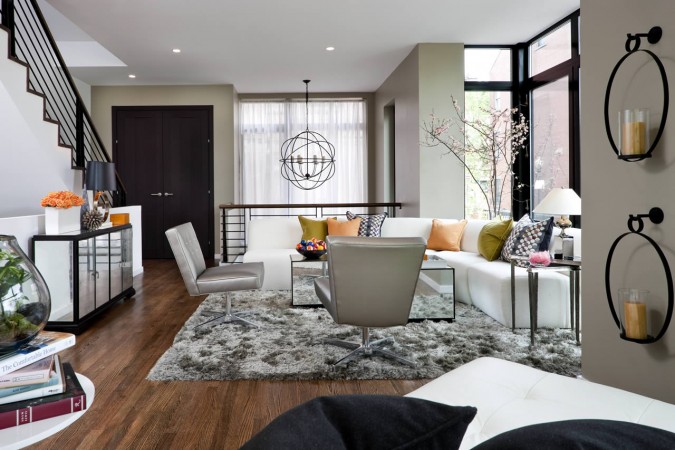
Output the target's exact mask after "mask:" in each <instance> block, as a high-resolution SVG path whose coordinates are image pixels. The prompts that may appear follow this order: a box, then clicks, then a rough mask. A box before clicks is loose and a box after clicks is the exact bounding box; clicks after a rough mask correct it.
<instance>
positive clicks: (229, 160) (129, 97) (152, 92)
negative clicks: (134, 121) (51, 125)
mask: <svg viewBox="0 0 675 450" xmlns="http://www.w3.org/2000/svg"><path fill="white" fill-rule="evenodd" d="M235 97H236V95H235V91H234V87H233V86H232V85H210V86H93V87H92V88H91V116H92V119H93V120H94V124H95V126H96V128H97V129H98V131H99V133H100V135H101V139H102V140H103V143H104V144H105V145H106V148H107V149H108V151H110V152H112V148H113V147H112V107H113V106H167V105H213V172H214V177H213V178H214V186H213V188H214V196H213V200H214V202H213V203H214V204H213V210H214V241H213V242H215V243H216V245H215V246H214V247H215V251H216V253H220V209H219V208H218V205H220V204H224V203H230V202H233V201H234V154H235V145H236V143H235V132H234V130H235Z"/></svg>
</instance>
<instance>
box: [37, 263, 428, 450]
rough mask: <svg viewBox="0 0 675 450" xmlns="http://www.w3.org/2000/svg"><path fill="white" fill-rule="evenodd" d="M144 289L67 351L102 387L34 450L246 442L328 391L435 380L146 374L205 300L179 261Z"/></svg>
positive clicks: (400, 387)
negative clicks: (188, 284)
mask: <svg viewBox="0 0 675 450" xmlns="http://www.w3.org/2000/svg"><path fill="white" fill-rule="evenodd" d="M143 265H144V270H145V272H144V273H143V274H142V275H139V276H137V277H135V278H134V287H135V289H136V295H135V296H134V297H133V298H131V299H129V300H125V301H124V302H121V303H119V304H118V305H115V306H114V307H112V308H110V310H108V311H107V312H106V313H105V314H104V315H103V316H102V317H100V318H99V319H98V320H97V321H96V322H95V323H94V324H93V325H92V326H91V327H90V328H89V329H87V330H86V331H85V332H83V333H82V334H80V335H79V336H78V337H77V344H76V345H75V347H73V348H71V349H68V350H65V351H64V352H62V358H63V360H64V361H68V362H71V363H72V364H73V367H74V368H75V369H76V370H77V371H78V372H80V373H82V374H84V375H86V376H87V377H89V378H90V379H91V380H92V381H93V383H94V385H95V387H96V399H95V402H94V404H93V405H92V406H91V407H90V409H89V411H88V412H87V413H86V414H85V415H84V416H83V417H82V418H81V419H80V420H78V421H76V422H75V423H74V424H72V425H71V426H69V427H68V428H66V429H65V430H64V431H62V432H60V433H59V434H57V435H55V436H53V437H51V438H48V439H46V440H44V441H41V442H40V443H38V444H35V445H34V446H32V447H31V448H33V449H58V450H61V449H85V450H86V449H97V450H98V449H134V450H138V449H188V448H190V449H193V448H194V449H211V448H214V449H237V448H239V447H240V446H241V445H242V444H243V443H244V442H246V441H247V440H248V439H249V438H250V437H251V436H252V435H253V434H255V433H256V432H258V431H259V430H260V429H262V428H263V427H264V426H265V425H267V424H268V423H269V422H270V421H271V420H272V419H274V418H275V417H276V416H278V415H279V414H281V413H282V412H284V411H287V410H288V409H290V408H292V407H294V406H296V405H298V404H300V403H303V402H305V401H307V400H310V399H312V398H314V397H317V396H321V395H335V394H394V395H403V394H406V393H408V392H410V391H412V390H414V389H416V388H418V387H419V386H421V385H423V384H425V383H426V382H427V380H361V381H355V380H350V381H325V380H321V381H256V380H240V381H204V382H198V381H190V382H188V381H180V382H152V381H147V380H146V379H145V377H146V375H147V374H148V372H149V371H150V369H151V368H152V367H153V365H154V364H155V362H156V361H157V359H158V358H159V357H160V356H161V355H162V354H163V353H164V352H165V351H166V350H167V349H168V348H169V347H170V346H171V344H172V342H173V338H174V336H175V335H176V333H177V332H178V331H179V330H180V328H181V327H182V326H183V324H184V323H185V321H186V320H187V319H188V318H189V317H190V316H191V315H192V313H193V312H194V311H195V309H196V308H197V306H199V303H200V302H201V301H202V300H203V299H204V297H190V296H188V294H187V292H186V290H185V287H184V285H183V282H182V279H181V277H180V273H179V272H178V269H177V267H176V263H175V261H173V260H146V261H144V262H143Z"/></svg>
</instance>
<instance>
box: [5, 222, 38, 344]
mask: <svg viewBox="0 0 675 450" xmlns="http://www.w3.org/2000/svg"><path fill="white" fill-rule="evenodd" d="M50 312H51V298H50V295H49V289H48V288H47V284H46V283H45V280H44V279H43V278H42V275H41V274H40V272H39V271H38V270H37V268H36V267H35V265H34V264H33V262H32V261H31V260H30V259H29V258H28V256H26V254H25V253H24V252H23V251H22V250H21V247H19V244H18V243H17V241H16V238H15V237H14V236H7V235H0V354H2V353H7V352H11V351H13V350H16V349H17V348H19V347H20V346H22V345H24V344H26V343H28V342H30V340H31V339H33V338H34V337H35V336H37V334H38V333H39V332H40V330H42V329H43V328H44V327H45V325H46V324H47V320H48V319H49V314H50Z"/></svg>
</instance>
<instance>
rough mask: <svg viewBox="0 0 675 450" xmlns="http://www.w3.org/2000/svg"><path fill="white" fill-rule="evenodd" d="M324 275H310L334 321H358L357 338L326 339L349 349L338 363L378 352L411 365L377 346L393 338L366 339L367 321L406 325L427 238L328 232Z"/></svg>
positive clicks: (377, 353)
mask: <svg viewBox="0 0 675 450" xmlns="http://www.w3.org/2000/svg"><path fill="white" fill-rule="evenodd" d="M327 243H328V278H317V279H316V280H314V289H315V291H316V294H317V296H318V297H319V299H320V300H321V303H323V305H324V306H325V307H326V310H328V312H329V313H330V315H331V316H332V317H333V320H335V322H336V323H338V324H347V325H355V326H358V327H361V330H362V331H361V334H362V339H361V343H360V344H357V343H355V342H349V341H342V340H338V339H326V340H324V342H325V343H328V344H332V345H337V346H340V347H344V348H348V349H352V350H353V351H352V352H351V353H350V354H348V355H347V356H345V357H344V358H342V359H341V360H339V361H338V362H337V363H335V364H336V365H338V364H341V363H343V362H346V361H348V360H350V359H352V358H353V357H355V356H358V355H365V356H370V355H373V354H375V355H381V356H384V357H388V358H392V359H395V360H397V361H399V362H402V363H404V364H408V365H410V366H413V367H414V366H415V363H414V362H413V361H410V360H408V359H406V358H403V357H402V356H399V355H397V354H395V353H393V352H391V351H389V350H385V349H383V348H381V347H382V346H383V345H385V344H390V343H393V342H394V339H393V338H386V339H381V340H378V341H372V342H371V340H370V331H369V329H370V328H371V327H373V328H374V327H393V326H397V325H405V324H406V323H407V322H408V317H409V316H410V308H411V306H412V301H413V297H414V295H415V287H416V286H417V280H418V278H419V274H420V267H421V266H422V260H423V258H424V250H425V247H426V241H425V240H424V239H423V238H420V237H414V238H370V237H347V236H328V237H327Z"/></svg>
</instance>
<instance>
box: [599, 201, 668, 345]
mask: <svg viewBox="0 0 675 450" xmlns="http://www.w3.org/2000/svg"><path fill="white" fill-rule="evenodd" d="M645 218H648V219H649V220H650V221H651V222H652V223H654V224H659V223H661V222H663V218H664V214H663V210H662V209H661V208H652V209H650V210H649V213H648V214H631V215H629V216H628V229H629V230H630V231H628V232H627V233H624V234H622V235H621V236H619V237H618V238H616V240H615V241H614V243H613V244H612V246H611V247H610V249H609V254H608V255H607V263H606V265H605V292H606V293H607V301H608V302H609V309H610V311H611V313H612V317H613V318H614V321H615V322H616V325H617V326H618V327H619V330H620V334H619V336H620V337H621V339H624V340H626V341H630V342H635V343H638V344H651V343H653V342H656V341H658V340H659V339H661V338H662V337H663V335H664V334H665V333H666V330H667V329H668V326H669V325H670V319H671V318H672V315H673V277H672V275H671V273H670V266H669V265H668V260H667V259H666V255H665V254H664V253H663V251H662V250H661V248H660V247H659V246H658V244H657V243H656V242H655V241H654V240H653V239H652V238H650V237H649V236H647V235H645V234H643V233H642V230H643V229H644V222H643V219H645ZM628 235H638V236H640V237H642V238H643V239H645V240H647V242H649V243H650V244H651V246H652V247H653V248H654V250H655V251H656V253H657V255H658V256H659V259H660V260H661V265H662V266H663V270H664V272H665V274H666V282H667V284H668V309H667V312H666V316H665V318H664V321H663V326H662V327H661V330H660V331H659V332H658V333H657V334H656V335H650V334H649V329H648V328H647V314H648V312H649V311H647V304H646V302H645V298H643V296H644V295H645V292H644V291H641V290H639V289H620V290H619V291H620V292H619V311H620V314H619V315H617V311H616V308H615V306H614V300H613V299H612V289H611V286H610V279H609V278H610V269H611V265H612V257H613V256H614V250H616V247H617V246H618V245H619V242H621V240H622V239H623V238H624V237H626V236H628Z"/></svg>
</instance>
